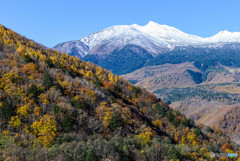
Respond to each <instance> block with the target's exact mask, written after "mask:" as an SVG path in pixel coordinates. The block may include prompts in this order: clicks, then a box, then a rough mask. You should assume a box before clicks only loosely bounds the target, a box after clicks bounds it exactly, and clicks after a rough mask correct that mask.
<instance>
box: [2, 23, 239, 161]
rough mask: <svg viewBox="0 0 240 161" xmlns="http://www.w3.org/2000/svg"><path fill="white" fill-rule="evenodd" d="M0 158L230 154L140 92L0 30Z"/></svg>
mask: <svg viewBox="0 0 240 161" xmlns="http://www.w3.org/2000/svg"><path fill="white" fill-rule="evenodd" d="M0 67H1V68H0V126H1V133H0V135H1V137H0V160H9V161H10V160H34V161H35V160H80V161H81V160H85V161H97V160H99V161H101V160H107V159H108V160H112V161H116V160H137V161H138V160H149V161H157V160H164V159H166V160H171V159H174V160H177V159H178V160H197V159H200V158H201V159H202V160H215V159H216V158H210V152H211V151H212V152H225V151H226V152H237V151H238V146H236V145H234V143H232V142H230V141H228V140H229V138H228V137H226V136H225V135H224V134H223V133H222V132H221V131H220V130H217V129H211V128H210V127H205V126H198V125H196V124H195V123H194V122H193V121H192V120H189V119H187V118H186V117H185V116H184V115H183V114H181V113H179V112H177V111H174V110H172V109H171V108H169V106H168V105H167V104H165V103H164V102H162V101H161V100H160V99H158V98H156V97H155V96H154V95H153V94H152V93H149V92H147V91H146V90H145V89H141V88H139V87H135V86H133V85H132V84H131V83H130V82H128V81H126V80H124V79H122V78H121V77H119V76H116V75H114V74H113V73H111V72H109V71H107V70H105V69H103V68H101V67H99V66H96V65H94V64H92V63H89V62H84V61H81V60H79V59H78V58H76V57H73V56H69V55H67V54H65V53H59V52H57V51H55V50H51V49H48V48H46V47H44V46H41V45H39V44H37V43H35V42H33V41H32V40H29V39H27V38H24V37H22V36H20V35H19V34H17V33H15V32H13V31H12V30H10V29H7V28H5V27H4V26H1V25H0Z"/></svg>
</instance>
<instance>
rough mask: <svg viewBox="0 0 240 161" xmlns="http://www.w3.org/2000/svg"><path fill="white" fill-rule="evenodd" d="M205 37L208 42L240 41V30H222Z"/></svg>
mask: <svg viewBox="0 0 240 161" xmlns="http://www.w3.org/2000/svg"><path fill="white" fill-rule="evenodd" d="M206 39H207V40H208V41H210V42H240V32H230V31H227V30H224V31H220V32H219V33H217V34H216V35H214V36H212V37H209V38H206Z"/></svg>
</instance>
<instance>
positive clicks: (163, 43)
mask: <svg viewBox="0 0 240 161" xmlns="http://www.w3.org/2000/svg"><path fill="white" fill-rule="evenodd" d="M234 42H240V32H229V31H226V30H225V31H221V32H219V33H217V34H216V35H214V36H212V37H207V38H202V37H199V36H195V35H190V34H186V33H184V32H182V31H180V30H178V29H176V28H174V27H171V26H167V25H159V24H158V23H156V22H153V21H150V22H149V23H148V24H147V25H145V26H139V25H137V24H133V25H118V26H112V27H109V28H107V29H104V30H102V31H99V32H96V33H93V34H91V35H89V36H86V37H84V38H81V39H79V40H75V41H69V42H65V43H60V44H58V45H56V46H55V47H54V49H57V50H59V51H62V52H66V53H68V54H76V56H78V57H80V58H83V57H85V56H87V55H107V54H110V53H111V52H112V51H114V50H115V49H117V48H118V49H121V48H123V47H124V46H126V45H129V44H131V45H136V46H140V47H142V48H144V49H145V50H147V51H148V52H149V53H150V54H151V55H152V56H156V55H158V54H161V53H163V52H166V51H171V50H172V49H174V47H176V46H189V45H208V46H210V45H214V44H215V45H216V44H217V45H219V44H224V43H234Z"/></svg>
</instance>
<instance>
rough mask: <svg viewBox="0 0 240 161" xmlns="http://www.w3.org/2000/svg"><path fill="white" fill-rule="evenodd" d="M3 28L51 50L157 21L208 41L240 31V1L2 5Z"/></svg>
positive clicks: (15, 0) (19, 0) (87, 0)
mask: <svg viewBox="0 0 240 161" xmlns="http://www.w3.org/2000/svg"><path fill="white" fill-rule="evenodd" d="M0 4H1V7H0V23H1V24H2V25H4V26H6V27H9V28H11V29H13V30H14V31H16V32H18V33H20V34H22V35H24V36H26V37H28V38H30V39H33V40H35V41H37V42H39V43H41V44H43V45H45V46H47V47H53V46H54V45H56V44H58V43H60V42H65V41H69V40H76V39H80V38H82V37H84V36H86V35H89V34H91V33H94V32H96V31H99V30H102V29H104V28H107V27H110V26H112V25H131V24H135V23H136V24H139V25H145V24H147V23H148V21H150V20H152V21H155V22H157V23H159V24H165V25H170V26H173V27H176V28H178V29H180V30H182V31H183V32H186V33H189V34H194V35H198V36H202V37H208V36H212V35H214V34H216V33H217V32H219V31H221V30H229V31H240V10H239V6H240V1H238V0H148V1H145V0H144V1H143V0H142V1H141V0H120V1H114V0H84V1H82V0H65V1H63V0H39V1H34V0H2V1H1V3H0Z"/></svg>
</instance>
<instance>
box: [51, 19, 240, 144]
mask: <svg viewBox="0 0 240 161" xmlns="http://www.w3.org/2000/svg"><path fill="white" fill-rule="evenodd" d="M54 49H56V50H59V51H61V52H66V53H67V54H69V55H74V56H77V57H79V58H80V59H82V60H85V61H90V62H93V63H95V64H97V65H100V66H102V67H103V68H106V69H108V70H110V71H112V72H113V73H115V74H118V75H121V76H122V77H124V78H125V79H127V80H129V81H131V82H132V83H133V84H136V85H138V86H141V87H144V88H146V89H147V90H149V91H151V92H153V93H154V94H155V95H156V96H157V97H159V98H161V99H162V100H164V101H165V102H167V103H169V104H170V107H172V108H174V109H175V110H178V111H181V112H182V113H184V114H186V116H187V117H188V118H191V119H193V120H195V121H197V122H198V123H200V124H201V123H202V124H205V125H209V126H211V127H215V128H219V129H222V130H225V132H226V133H227V134H229V135H230V136H231V137H232V138H233V139H234V140H235V141H236V142H238V143H239V142H240V137H239V136H238V135H237V133H239V129H240V124H239V123H238V122H237V121H234V120H237V119H238V118H240V117H239V116H240V114H238V112H239V111H238V110H237V108H238V107H240V106H239V103H240V100H239V97H240V89H239V86H240V83H239V82H240V32H229V31H226V30H225V31H220V32H219V33H217V34H216V35H214V36H212V37H207V38H202V37H199V36H195V35H190V34H186V33H184V32H182V31H180V30H178V29H176V28H174V27H171V26H167V25H159V24H157V23H155V22H152V21H150V22H149V23H148V24H147V25H145V26H139V25H136V24H133V25H129V26H128V25H119V26H112V27H109V28H107V29H104V30H102V31H99V32H96V33H93V34H92V35H89V36H87V37H84V38H82V39H80V40H75V41H69V42H65V43H61V44H59V45H56V46H55V47H54ZM235 114H236V115H235ZM226 118H228V119H226ZM226 125H228V126H226ZM229 128H230V129H231V130H229Z"/></svg>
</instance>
